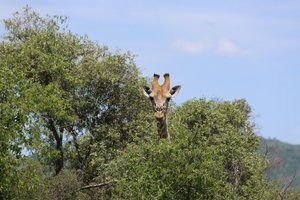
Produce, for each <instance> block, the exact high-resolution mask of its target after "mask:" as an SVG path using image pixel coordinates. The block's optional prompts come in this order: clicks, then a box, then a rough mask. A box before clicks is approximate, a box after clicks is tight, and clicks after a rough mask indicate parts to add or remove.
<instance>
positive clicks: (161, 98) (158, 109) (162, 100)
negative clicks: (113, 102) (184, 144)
mask: <svg viewBox="0 0 300 200" xmlns="http://www.w3.org/2000/svg"><path fill="white" fill-rule="evenodd" d="M158 79H159V75H158V74H154V75H153V81H152V87H151V88H149V87H147V86H144V88H143V93H144V95H145V96H146V97H148V98H149V99H150V101H151V103H152V106H153V110H154V116H155V118H156V121H157V132H158V135H159V136H160V138H165V139H168V140H170V134H169V131H168V124H167V112H168V105H169V101H170V100H171V98H173V97H175V96H176V95H177V94H178V93H179V90H180V88H181V86H180V85H176V86H174V87H172V89H171V90H170V75H169V74H168V73H166V74H165V75H164V82H163V84H162V85H160V84H159V83H158Z"/></svg>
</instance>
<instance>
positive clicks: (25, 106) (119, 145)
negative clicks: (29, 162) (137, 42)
mask: <svg viewBox="0 0 300 200" xmlns="http://www.w3.org/2000/svg"><path fill="white" fill-rule="evenodd" d="M65 23H66V18H64V17H58V16H55V17H50V16H47V17H45V18H43V17H41V16H39V14H38V13H36V12H34V11H32V10H31V9H30V8H29V7H25V8H24V9H23V10H22V12H17V13H15V14H14V16H13V17H12V18H11V19H7V20H5V21H4V24H5V28H6V30H7V33H6V35H4V37H3V40H2V43H1V44H0V70H1V71H0V72H1V73H0V79H1V82H0V89H1V90H0V109H1V110H0V114H1V119H0V122H1V127H0V131H1V136H0V137H1V138H0V139H1V146H0V148H1V149H0V150H1V155H0V156H1V161H0V166H1V169H0V170H1V172H2V173H1V175H0V176H1V180H0V181H1V187H0V192H1V193H0V194H1V195H2V194H3V195H2V196H3V198H12V197H11V196H10V195H14V194H12V191H11V190H10V189H9V187H10V186H11V185H12V184H13V183H14V182H15V181H16V180H19V178H18V176H16V174H17V173H18V169H19V167H20V164H22V162H23V161H22V160H20V159H21V157H23V155H22V153H21V152H22V149H23V150H25V151H26V152H28V153H29V152H32V155H33V156H34V158H35V159H37V160H38V161H39V162H40V163H41V164H42V165H43V166H45V169H46V177H47V176H49V175H50V176H51V175H53V174H56V175H58V174H59V173H60V171H61V170H62V169H64V168H71V169H75V170H78V171H79V172H80V178H81V179H82V180H83V181H84V182H85V184H88V183H89V182H91V181H92V180H93V179H94V178H95V177H101V176H102V177H103V178H105V176H106V175H105V174H103V173H102V172H101V171H97V170H95V169H96V168H98V167H101V166H104V165H105V163H107V162H109V161H110V160H112V159H114V158H115V157H116V152H117V151H118V150H122V149H123V148H124V147H125V146H126V144H127V143H128V142H131V141H133V140H135V138H136V137H143V136H144V135H145V134H146V133H147V129H148V128H149V126H152V125H151V123H148V122H147V121H150V117H149V115H148V114H146V112H145V111H146V109H147V108H149V104H148V102H146V101H145V100H144V99H143V96H142V95H140V88H141V86H142V85H144V83H145V79H143V78H142V77H141V76H140V72H139V70H138V69H137V67H136V66H135V63H134V60H133V59H134V57H133V56H132V55H131V54H130V53H129V52H128V53H121V52H116V53H112V52H110V51H109V50H108V48H107V47H100V46H99V45H98V44H96V43H94V42H92V41H90V40H88V39H87V37H80V36H77V35H74V34H72V33H71V32H70V31H69V30H68V29H67V27H66V26H65ZM142 122H143V123H144V124H145V125H144V126H141V125H140V124H141V123H142ZM147 124H148V125H147ZM25 148H26V149H25ZM2 196H1V197H2Z"/></svg>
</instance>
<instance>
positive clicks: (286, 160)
mask: <svg viewBox="0 0 300 200" xmlns="http://www.w3.org/2000/svg"><path fill="white" fill-rule="evenodd" d="M261 141H262V142H261V149H260V152H261V153H262V154H263V155H265V152H266V151H268V153H267V156H268V158H269V159H270V160H271V161H270V162H271V163H273V164H274V167H272V168H271V169H270V170H268V172H267V174H266V175H267V177H268V178H269V179H270V180H279V179H280V180H282V181H284V180H287V179H289V178H291V177H292V176H293V175H294V174H295V172H297V175H296V178H295V180H294V181H293V183H292V185H291V186H292V187H295V188H297V189H300V145H292V144H288V143H284V142H281V141H279V140H277V139H265V138H261Z"/></svg>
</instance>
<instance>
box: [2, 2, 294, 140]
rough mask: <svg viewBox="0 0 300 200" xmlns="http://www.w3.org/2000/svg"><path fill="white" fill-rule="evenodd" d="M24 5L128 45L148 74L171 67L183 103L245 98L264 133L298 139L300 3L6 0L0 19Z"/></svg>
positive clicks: (116, 45) (94, 36) (114, 46)
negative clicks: (197, 99) (66, 18)
mask: <svg viewBox="0 0 300 200" xmlns="http://www.w3.org/2000/svg"><path fill="white" fill-rule="evenodd" d="M26 5H28V6H30V7H32V8H33V10H35V11H37V12H38V13H39V14H40V15H42V16H45V15H47V14H48V15H50V16H53V15H62V16H67V17H69V21H68V25H69V28H70V30H71V31H72V32H73V33H76V34H79V35H87V36H88V37H89V38H90V39H91V40H92V41H95V42H98V43H99V44H102V45H107V46H108V47H109V48H110V49H111V50H112V51H115V50H121V51H123V52H127V51H130V52H131V53H132V54H134V55H136V59H135V61H136V64H137V66H138V67H139V68H140V70H141V72H142V74H143V75H144V76H147V77H152V75H153V73H157V74H161V75H163V74H164V73H166V72H168V73H170V76H171V85H177V84H180V85H181V86H182V88H181V91H180V94H179V95H178V96H177V97H176V98H175V99H174V101H175V102H176V103H177V104H181V103H184V102H185V101H187V100H190V99H193V98H207V99H219V100H224V101H232V100H234V99H240V98H245V99H246V100H247V101H248V103H249V104H250V106H251V107H252V110H253V113H252V114H253V119H252V120H253V122H255V123H256V125H257V128H256V133H257V134H258V135H260V136H263V137H266V138H277V139H279V140H281V141H284V142H288V143H291V144H300V117H299V113H300V105H299V103H300V90H299V87H300V55H299V53H300V1H297V0H285V1H279V0H272V1H271V0H251V1H250V0H245V1H239V0H227V1H201V0H185V1H179V0H164V1H158V0H152V1H149V0H148V1H146V0H85V1H79V0H64V1H61V0H52V1H50V0H43V1H40V0H31V1H29V0H22V1H21V0H0V20H1V21H2V20H3V19H7V18H10V17H11V16H12V14H13V13H14V12H16V11H20V10H21V9H22V7H24V6H26ZM4 33H5V30H4V26H3V23H1V25H0V35H3V34H4Z"/></svg>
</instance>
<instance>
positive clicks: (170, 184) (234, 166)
mask: <svg viewBox="0 0 300 200" xmlns="http://www.w3.org/2000/svg"><path fill="white" fill-rule="evenodd" d="M250 112H251V109H250V106H249V105H248V104H247V103H246V101H245V100H237V101H233V102H216V101H206V100H204V99H200V100H191V101H188V102H186V103H185V104H183V105H182V106H179V107H177V108H176V109H175V110H173V111H172V112H171V119H170V124H171V126H170V127H171V135H172V137H173V139H172V142H171V143H168V142H167V141H164V140H159V139H158V138H157V137H156V136H155V134H154V133H153V134H152V135H153V138H151V139H149V140H146V141H141V142H140V143H139V144H137V145H136V144H133V145H130V147H129V148H128V150H127V151H126V152H123V153H122V156H121V157H120V158H119V159H118V160H117V161H116V163H114V165H113V166H112V171H113V172H114V174H115V177H116V179H117V180H118V182H117V183H116V186H115V188H114V189H115V190H114V193H113V194H114V195H115V196H114V197H115V198H116V199H119V198H124V199H264V197H265V196H264V195H266V194H265V191H266V187H267V183H266V181H265V180H264V178H263V173H262V172H263V166H264V163H263V161H262V160H261V159H260V157H259V156H258V154H257V149H258V147H259V144H260V141H259V138H258V137H257V136H256V135H255V134H254V131H253V128H254V124H253V123H251V122H250V121H249V117H250Z"/></svg>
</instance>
